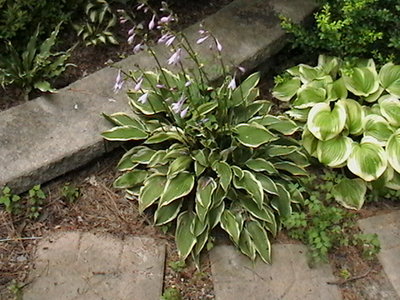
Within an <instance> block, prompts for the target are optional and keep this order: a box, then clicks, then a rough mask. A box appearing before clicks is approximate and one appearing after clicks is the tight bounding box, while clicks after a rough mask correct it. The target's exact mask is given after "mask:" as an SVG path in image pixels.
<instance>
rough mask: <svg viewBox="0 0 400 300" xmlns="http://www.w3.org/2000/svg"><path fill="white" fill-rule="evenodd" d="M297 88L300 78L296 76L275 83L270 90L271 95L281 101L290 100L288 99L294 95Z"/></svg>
mask: <svg viewBox="0 0 400 300" xmlns="http://www.w3.org/2000/svg"><path fill="white" fill-rule="evenodd" d="M299 88H300V79H299V78H296V77H294V78H290V79H288V80H284V81H283V82H281V83H278V84H277V85H275V87H274V89H273V91H272V96H274V97H275V98H277V99H279V100H281V101H290V99H292V97H293V96H294V95H296V93H297V90H298V89H299Z"/></svg>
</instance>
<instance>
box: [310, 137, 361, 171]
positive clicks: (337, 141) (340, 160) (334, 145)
mask: <svg viewBox="0 0 400 300" xmlns="http://www.w3.org/2000/svg"><path fill="white" fill-rule="evenodd" d="M352 145H353V140H352V139H351V138H349V137H347V136H343V135H339V136H337V137H335V138H333V139H330V140H328V141H318V146H317V157H318V160H319V161H320V162H321V163H323V164H324V165H327V166H329V167H332V168H335V167H341V166H342V165H343V164H344V163H345V162H346V160H347V159H348V158H349V156H350V154H351V150H352Z"/></svg>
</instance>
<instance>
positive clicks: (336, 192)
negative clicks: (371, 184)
mask: <svg viewBox="0 0 400 300" xmlns="http://www.w3.org/2000/svg"><path fill="white" fill-rule="evenodd" d="M366 192H367V185H366V184H365V181H364V180H362V179H359V178H356V179H348V178H344V179H342V180H341V181H340V182H339V183H338V184H336V185H335V186H334V187H333V189H332V195H333V196H334V197H335V200H336V201H337V202H339V203H340V204H341V205H343V206H344V207H346V208H349V209H357V210H358V209H360V208H361V207H362V206H363V204H364V199H365V193H366Z"/></svg>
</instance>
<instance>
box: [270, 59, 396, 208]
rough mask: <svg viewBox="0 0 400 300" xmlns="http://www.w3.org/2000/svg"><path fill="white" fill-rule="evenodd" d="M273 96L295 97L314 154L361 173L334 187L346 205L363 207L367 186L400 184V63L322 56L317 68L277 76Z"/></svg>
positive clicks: (299, 68) (293, 102)
mask: <svg viewBox="0 0 400 300" xmlns="http://www.w3.org/2000/svg"><path fill="white" fill-rule="evenodd" d="M273 95H274V96H275V97H276V98H278V99H279V100H282V101H290V108H291V109H290V110H289V111H287V113H288V114H289V115H290V116H292V117H293V118H294V119H296V120H298V121H300V122H303V123H304V131H303V137H302V144H303V146H304V147H305V148H306V149H307V151H308V152H309V154H311V155H312V156H314V157H316V158H318V160H319V161H320V162H321V163H323V164H325V165H327V166H329V167H332V168H340V167H344V166H347V168H348V169H349V170H350V172H351V173H353V174H354V175H355V176H357V177H358V178H355V179H346V180H344V181H343V182H341V183H340V184H338V185H337V186H335V188H334V189H333V194H334V196H335V198H336V200H338V201H339V202H340V203H342V204H343V205H344V206H346V207H348V208H353V209H359V208H361V206H362V205H363V201H364V196H365V193H366V190H367V187H368V188H371V189H374V190H379V189H380V190H384V189H385V188H390V189H395V190H399V189H400V129H399V128H400V100H399V97H400V66H398V65H394V64H392V63H388V64H386V65H384V66H383V67H382V68H381V69H380V70H379V72H378V71H377V70H376V67H375V64H374V62H373V61H372V60H365V61H358V62H356V63H354V64H352V65H349V64H345V63H343V62H341V61H340V60H339V59H337V58H332V57H325V56H320V57H319V60H318V65H317V66H316V67H311V66H308V65H303V64H301V65H298V66H296V67H293V68H291V69H288V70H287V71H286V73H285V75H284V76H281V77H278V80H277V82H276V85H275V87H274V91H273Z"/></svg>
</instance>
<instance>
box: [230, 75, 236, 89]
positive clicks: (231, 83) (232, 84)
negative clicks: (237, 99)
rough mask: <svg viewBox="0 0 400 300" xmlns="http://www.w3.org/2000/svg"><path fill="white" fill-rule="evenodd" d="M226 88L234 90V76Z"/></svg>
mask: <svg viewBox="0 0 400 300" xmlns="http://www.w3.org/2000/svg"><path fill="white" fill-rule="evenodd" d="M228 89H231V90H234V89H236V81H235V78H232V80H231V81H230V82H229V84H228Z"/></svg>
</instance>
